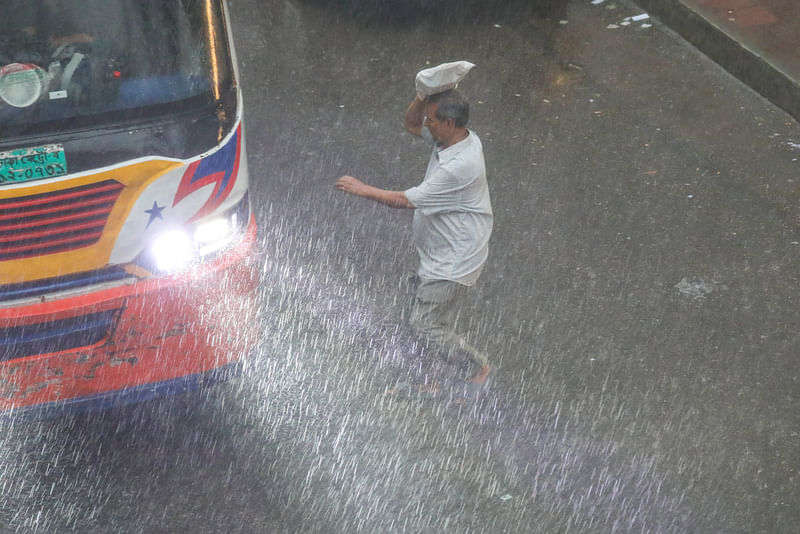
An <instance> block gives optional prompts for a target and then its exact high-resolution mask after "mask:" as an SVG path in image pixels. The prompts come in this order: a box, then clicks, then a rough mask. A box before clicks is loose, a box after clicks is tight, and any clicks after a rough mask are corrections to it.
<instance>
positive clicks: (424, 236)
mask: <svg viewBox="0 0 800 534" xmlns="http://www.w3.org/2000/svg"><path fill="white" fill-rule="evenodd" d="M468 121H469V102H468V101H467V100H466V98H464V96H463V95H462V94H461V93H460V92H459V91H458V90H457V89H450V90H447V91H444V92H440V93H436V94H433V95H430V96H428V97H426V98H424V99H421V98H420V97H419V96H418V97H416V98H415V99H414V101H413V102H411V104H410V105H409V107H408V110H407V111H406V115H405V121H404V125H405V128H406V130H407V131H408V132H409V133H411V134H413V135H416V136H419V137H422V138H424V139H426V140H428V141H430V142H432V143H433V144H434V145H435V146H434V149H433V152H432V154H431V158H430V161H429V162H428V169H427V172H426V173H425V178H424V180H423V181H422V183H421V184H419V185H418V186H416V187H412V188H410V189H407V190H405V191H391V190H387V189H380V188H377V187H373V186H371V185H367V184H365V183H364V182H362V181H360V180H358V179H357V178H354V177H352V176H342V177H341V178H339V179H338V180H337V181H336V185H335V187H336V189H338V190H340V191H344V192H345V193H349V194H351V195H355V196H359V197H363V198H367V199H370V200H374V201H376V202H379V203H381V204H384V205H386V206H390V207H392V208H407V209H413V210H414V223H413V237H414V244H415V245H416V248H417V252H418V254H419V268H418V271H417V277H418V283H419V285H418V287H417V290H416V294H415V297H414V302H413V307H412V312H411V319H410V321H411V325H412V327H413V328H414V329H415V330H416V331H417V332H419V333H421V334H423V335H424V336H426V337H427V338H428V339H429V340H430V341H433V342H434V343H435V344H437V345H438V346H439V348H440V349H441V350H443V351H445V352H446V353H448V354H453V353H461V354H463V355H466V356H467V357H468V358H469V359H470V360H471V361H472V364H473V365H474V366H475V373H474V374H473V375H472V376H471V378H469V381H470V382H472V383H475V384H483V383H484V382H485V381H486V379H487V377H488V376H489V372H490V367H489V361H488V359H487V357H486V355H485V354H483V353H482V352H481V351H479V350H478V349H477V348H475V347H473V346H472V345H470V344H469V343H467V341H466V340H465V339H464V338H462V337H461V336H460V335H458V334H457V333H455V332H454V331H453V330H452V329H451V328H450V327H449V325H448V324H447V322H446V318H447V316H448V315H449V314H450V312H451V311H455V310H456V309H457V306H458V304H459V301H460V300H461V298H462V297H463V296H464V294H465V293H467V291H468V289H469V288H470V287H472V286H473V285H475V282H476V281H477V280H478V277H479V276H480V274H481V270H482V268H483V265H484V263H485V262H486V258H487V256H488V252H489V247H488V244H489V237H490V235H491V233H492V222H493V216H492V205H491V201H490V197H489V187H488V185H487V182H486V167H485V164H484V160H483V147H482V145H481V141H480V139H479V138H478V136H477V135H476V134H475V132H473V131H471V130H469V129H468V128H467V122H468Z"/></svg>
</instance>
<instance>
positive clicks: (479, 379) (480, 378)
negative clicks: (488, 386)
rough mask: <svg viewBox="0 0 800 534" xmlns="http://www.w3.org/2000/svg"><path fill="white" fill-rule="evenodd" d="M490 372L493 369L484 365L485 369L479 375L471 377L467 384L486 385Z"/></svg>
mask: <svg viewBox="0 0 800 534" xmlns="http://www.w3.org/2000/svg"><path fill="white" fill-rule="evenodd" d="M490 371H491V369H490V368H489V366H488V365H484V366H483V369H481V370H480V372H479V373H478V374H476V375H474V376H472V377H470V378H469V379H468V380H467V382H470V383H472V384H478V385H482V384H485V383H486V379H487V378H489V372H490Z"/></svg>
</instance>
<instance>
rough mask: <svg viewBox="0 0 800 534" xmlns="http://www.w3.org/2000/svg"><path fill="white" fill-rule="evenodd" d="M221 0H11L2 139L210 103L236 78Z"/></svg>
mask: <svg viewBox="0 0 800 534" xmlns="http://www.w3.org/2000/svg"><path fill="white" fill-rule="evenodd" d="M219 5H220V3H219V2H211V1H210V0H4V1H3V2H2V5H0V20H3V21H4V23H3V26H4V28H3V32H2V35H0V139H3V138H8V137H13V136H20V135H32V134H39V133H45V132H47V133H53V132H58V131H67V130H70V129H73V128H76V127H92V128H95V127H104V126H113V125H114V124H119V123H120V122H121V121H126V120H142V119H148V118H154V117H158V116H162V115H164V114H166V113H175V112H176V111H181V110H186V109H191V108H192V107H193V106H207V105H208V104H209V103H212V102H214V101H215V100H219V99H220V93H221V92H222V91H224V90H225V89H224V88H226V87H227V86H229V85H230V84H231V83H232V82H231V80H232V77H231V73H230V69H231V67H230V64H229V61H230V59H229V56H228V53H227V50H226V48H225V46H224V43H225V39H223V38H221V37H222V36H223V35H224V32H225V31H226V30H225V27H224V25H223V24H222V22H221V20H222V18H221V14H220V13H219V9H220V7H219Z"/></svg>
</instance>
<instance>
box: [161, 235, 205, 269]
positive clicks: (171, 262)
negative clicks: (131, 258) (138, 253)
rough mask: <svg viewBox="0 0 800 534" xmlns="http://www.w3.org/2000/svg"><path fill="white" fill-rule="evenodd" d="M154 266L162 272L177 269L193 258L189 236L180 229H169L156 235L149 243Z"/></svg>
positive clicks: (187, 263)
mask: <svg viewBox="0 0 800 534" xmlns="http://www.w3.org/2000/svg"><path fill="white" fill-rule="evenodd" d="M150 252H151V253H152V256H153V260H154V261H155V264H156V268H157V269H158V270H159V271H162V272H174V271H179V270H181V269H183V268H185V267H186V266H188V265H189V264H190V263H191V262H192V260H193V259H194V246H193V243H192V238H191V236H190V235H189V234H188V233H187V232H184V231H182V230H170V231H168V232H165V233H163V234H161V235H160V236H158V237H157V238H156V239H155V240H154V241H153V244H152V245H150Z"/></svg>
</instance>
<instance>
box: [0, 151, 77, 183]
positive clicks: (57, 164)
mask: <svg viewBox="0 0 800 534" xmlns="http://www.w3.org/2000/svg"><path fill="white" fill-rule="evenodd" d="M65 174H67V160H66V158H65V157H64V147H63V146H62V145H45V146H37V147H33V148H19V149H16V150H10V151H8V152H0V185H8V184H19V183H22V182H30V181H33V180H41V179H42V178H53V177H55V176H63V175H65Z"/></svg>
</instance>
